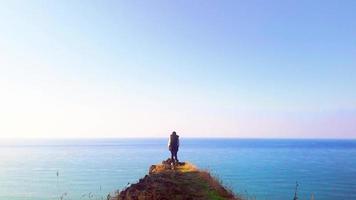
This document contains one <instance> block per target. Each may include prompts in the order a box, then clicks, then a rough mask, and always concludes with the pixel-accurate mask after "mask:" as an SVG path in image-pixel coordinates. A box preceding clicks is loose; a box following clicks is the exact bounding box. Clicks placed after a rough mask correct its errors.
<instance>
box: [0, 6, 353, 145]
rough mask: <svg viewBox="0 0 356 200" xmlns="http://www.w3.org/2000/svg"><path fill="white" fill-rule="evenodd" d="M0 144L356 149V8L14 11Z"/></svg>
mask: <svg viewBox="0 0 356 200" xmlns="http://www.w3.org/2000/svg"><path fill="white" fill-rule="evenodd" d="M0 84H1V87H0V109H1V110H2V111H1V112H0V120H1V122H2V125H1V126H0V133H1V134H0V137H161V136H166V135H167V134H169V132H171V131H172V130H177V132H178V133H181V134H182V135H183V136H184V137H200V136H206V137H297V138H304V137H323V138H325V137H336V138H350V137H352V138H356V1H353V0H350V1H347V0H342V1H336V0H333V1H327V0H322V1H317V0H313V1H310V0H308V1H286V0H281V1H273V0H272V1H262V0H260V1H206V0H204V1H131V0H130V1H2V2H1V3H0Z"/></svg>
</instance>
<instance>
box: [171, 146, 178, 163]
mask: <svg viewBox="0 0 356 200" xmlns="http://www.w3.org/2000/svg"><path fill="white" fill-rule="evenodd" d="M177 153H178V148H172V149H171V160H173V161H174V162H178V157H177Z"/></svg>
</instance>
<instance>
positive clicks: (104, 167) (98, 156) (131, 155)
mask: <svg viewBox="0 0 356 200" xmlns="http://www.w3.org/2000/svg"><path fill="white" fill-rule="evenodd" d="M180 142H181V146H180V149H179V152H178V158H179V160H180V161H189V162H192V163H194V164H195V165H197V166H198V167H199V168H201V169H206V170H209V171H210V172H211V173H212V174H213V175H214V176H215V177H217V178H218V179H219V180H220V181H221V182H222V183H223V184H224V185H225V186H226V187H228V188H230V189H231V190H233V191H234V192H235V193H236V194H238V195H240V196H241V197H243V198H245V199H248V200H255V199H257V200H293V198H294V196H295V195H297V197H298V199H299V200H309V199H315V200H356V140H332V139H322V140H320V139H307V140H304V139H193V138H190V139H188V138H186V139H184V138H181V141H180ZM169 156H170V153H169V151H168V150H167V139H163V138H159V139H149V138H145V139H55V140H54V139H51V140H44V139H41V140H34V139H33V140H29V139H27V140H11V141H10V140H0V200H65V199H71V200H76V199H78V200H80V199H98V200H102V199H106V198H107V196H108V194H114V193H115V192H116V191H117V190H122V189H124V188H125V187H127V186H128V185H129V184H131V183H135V182H136V181H138V179H139V178H141V177H143V176H144V175H145V174H147V172H148V168H149V166H150V165H152V164H156V163H160V162H161V161H162V160H164V159H167V158H168V157H169Z"/></svg>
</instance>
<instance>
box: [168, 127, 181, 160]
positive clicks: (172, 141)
mask: <svg viewBox="0 0 356 200" xmlns="http://www.w3.org/2000/svg"><path fill="white" fill-rule="evenodd" d="M168 148H169V151H170V152H171V160H172V161H173V163H178V157H177V153H178V148H179V136H178V135H177V133H176V132H175V131H173V133H172V134H171V135H170V137H169V140H168Z"/></svg>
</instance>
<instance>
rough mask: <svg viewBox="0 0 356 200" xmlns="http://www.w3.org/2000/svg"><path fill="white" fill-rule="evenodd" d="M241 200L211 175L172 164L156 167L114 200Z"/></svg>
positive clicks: (189, 167) (168, 162)
mask: <svg viewBox="0 0 356 200" xmlns="http://www.w3.org/2000/svg"><path fill="white" fill-rule="evenodd" d="M174 199H176V200H224V199H228V200H240V199H239V198H237V197H235V195H234V194H233V193H232V192H231V191H229V190H227V189H226V188H225V187H223V186H222V185H221V184H220V182H219V181H217V180H216V179H215V178H214V177H212V176H211V175H210V173H209V172H207V171H203V170H199V169H198V168H196V167H195V166H194V165H192V164H190V163H179V164H178V165H176V166H175V167H173V166H172V165H171V162H170V160H169V159H168V160H167V161H163V162H162V164H158V165H152V166H151V167H150V169H149V174H148V175H146V176H145V177H144V178H142V179H140V180H139V181H138V183H135V184H132V185H131V186H129V187H127V188H126V189H124V190H122V191H121V192H119V193H118V194H117V196H116V197H113V198H111V200H174Z"/></svg>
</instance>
